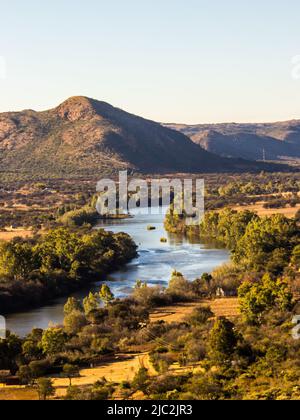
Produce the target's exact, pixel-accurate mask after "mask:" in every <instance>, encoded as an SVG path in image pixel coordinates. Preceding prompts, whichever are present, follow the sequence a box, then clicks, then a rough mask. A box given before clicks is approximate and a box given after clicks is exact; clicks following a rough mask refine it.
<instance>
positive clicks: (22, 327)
mask: <svg viewBox="0 0 300 420" xmlns="http://www.w3.org/2000/svg"><path fill="white" fill-rule="evenodd" d="M153 213H155V214H135V215H134V217H133V218H131V219H123V220H116V221H106V222H103V223H101V224H100V225H99V226H98V227H99V228H105V229H107V230H110V231H112V232H126V233H128V234H129V235H130V236H131V237H132V238H133V239H134V241H135V242H136V244H137V245H138V247H139V249H138V252H139V256H138V258H136V259H135V260H133V261H132V262H130V263H129V264H127V265H126V266H125V267H124V268H123V269H122V270H120V271H118V272H115V273H113V274H111V275H110V276H108V277H107V284H109V286H110V287H111V289H112V291H113V293H114V294H115V296H116V297H124V296H126V295H128V294H129V293H130V291H131V290H132V287H133V286H134V285H135V283H136V280H142V281H144V282H147V283H148V284H149V285H162V286H166V285H167V284H168V281H169V279H170V277H171V273H172V271H173V270H174V269H176V270H177V271H180V272H181V273H183V274H184V276H185V277H186V278H187V279H188V280H194V279H196V278H197V277H199V276H201V275H202V274H203V273H205V272H211V271H212V270H213V269H214V268H216V267H218V266H220V265H221V264H223V263H225V262H227V261H228V260H229V253H228V252H227V251H225V250H220V249H212V248H211V247H207V246H205V245H203V244H201V243H200V241H197V240H193V241H192V242H191V241H188V240H187V239H186V238H183V237H182V236H180V235H173V234H168V233H167V232H166V231H165V229H164V224H163V220H164V214H163V213H164V212H163V211H162V212H161V214H159V211H158V210H157V209H154V211H153ZM148 225H151V226H154V227H155V228H156V229H155V230H151V231H149V230H147V226H148ZM162 237H164V238H167V239H168V242H167V243H162V242H161V238H162ZM99 284H100V282H98V283H95V284H94V285H92V286H91V285H90V286H89V289H87V290H81V291H80V292H79V293H76V294H74V295H73V296H76V297H78V298H83V297H85V296H86V295H87V294H88V292H89V291H90V290H93V291H94V290H98V289H99ZM66 299H67V298H65V297H64V298H60V299H56V300H55V301H53V302H52V303H51V304H48V305H45V306H42V307H40V308H37V309H33V310H30V311H26V312H21V313H16V314H11V315H8V316H7V317H6V322H7V328H8V329H9V330H10V331H13V332H15V333H17V334H18V335H20V336H24V335H26V334H27V333H29V332H30V331H31V330H32V328H47V327H48V326H49V325H53V324H55V325H57V324H61V323H62V321H63V306H64V303H65V302H66Z"/></svg>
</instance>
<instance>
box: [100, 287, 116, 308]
mask: <svg viewBox="0 0 300 420" xmlns="http://www.w3.org/2000/svg"><path fill="white" fill-rule="evenodd" d="M99 296H100V299H101V300H102V302H104V303H105V305H108V304H109V303H110V302H112V301H113V300H114V298H115V297H114V295H113V293H112V291H111V290H110V288H109V287H108V286H107V284H103V285H102V287H101V290H100V292H99Z"/></svg>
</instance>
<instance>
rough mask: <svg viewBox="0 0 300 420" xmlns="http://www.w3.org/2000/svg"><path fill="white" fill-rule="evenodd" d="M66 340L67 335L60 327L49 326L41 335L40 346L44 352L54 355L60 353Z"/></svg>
mask: <svg viewBox="0 0 300 420" xmlns="http://www.w3.org/2000/svg"><path fill="white" fill-rule="evenodd" d="M66 341H67V336H66V334H65V332H64V331H63V329H61V328H49V329H48V330H45V331H44V333H43V336H42V341H41V346H42V350H43V352H44V354H48V355H55V354H57V353H61V352H62V351H63V350H64V348H65V344H66Z"/></svg>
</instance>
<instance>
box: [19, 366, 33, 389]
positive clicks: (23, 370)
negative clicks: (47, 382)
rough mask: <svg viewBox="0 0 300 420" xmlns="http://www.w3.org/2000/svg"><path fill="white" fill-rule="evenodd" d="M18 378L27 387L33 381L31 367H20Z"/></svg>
mask: <svg viewBox="0 0 300 420" xmlns="http://www.w3.org/2000/svg"><path fill="white" fill-rule="evenodd" d="M18 377H19V379H20V381H21V383H22V384H24V385H27V384H29V383H30V382H31V381H32V372H31V369H30V367H29V366H27V365H23V366H20V368H19V371H18Z"/></svg>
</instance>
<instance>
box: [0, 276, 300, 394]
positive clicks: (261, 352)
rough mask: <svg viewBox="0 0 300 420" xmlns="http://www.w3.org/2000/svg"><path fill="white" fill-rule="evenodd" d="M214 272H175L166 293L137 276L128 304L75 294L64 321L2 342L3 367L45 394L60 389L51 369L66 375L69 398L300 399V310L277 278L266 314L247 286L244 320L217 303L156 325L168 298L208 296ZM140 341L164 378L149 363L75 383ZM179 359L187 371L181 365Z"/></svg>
mask: <svg viewBox="0 0 300 420" xmlns="http://www.w3.org/2000/svg"><path fill="white" fill-rule="evenodd" d="M209 277H210V276H208V275H205V276H203V278H202V279H199V280H197V281H195V282H191V283H189V282H187V281H186V280H185V279H184V278H183V276H182V275H181V274H180V273H177V272H174V273H173V276H172V279H171V281H170V284H169V287H168V288H167V289H166V290H163V289H161V288H159V287H157V288H150V287H148V286H147V285H146V284H143V283H141V282H137V284H136V288H135V290H134V292H133V294H132V296H130V297H129V298H127V299H124V300H119V299H114V296H113V295H112V293H111V291H110V289H109V288H108V287H107V286H106V285H103V286H102V288H101V290H100V291H99V293H95V294H90V295H89V296H87V298H86V299H84V301H83V302H80V301H77V300H76V299H74V298H71V299H69V300H68V301H67V303H66V305H65V319H64V325H63V326H56V327H51V328H49V329H47V330H44V331H42V330H33V331H32V333H30V334H29V335H28V336H27V337H25V338H24V339H22V340H21V339H19V338H18V337H16V336H14V335H13V334H11V335H9V336H8V338H7V340H2V341H1V342H0V355H1V357H0V369H10V370H11V371H12V372H13V373H16V374H17V375H18V377H19V378H20V381H21V382H22V383H23V384H30V386H35V387H37V389H38V391H39V394H40V397H41V398H42V399H44V398H46V397H47V396H48V397H49V396H51V395H53V394H54V389H53V387H52V380H51V375H58V374H59V375H61V376H62V377H65V378H69V381H70V387H69V389H68V392H67V397H66V398H67V399H71V400H72V399H77V400H78V399H86V400H89V399H93V400H103V399H113V398H114V397H115V395H118V398H120V397H121V398H125V399H126V398H129V397H131V396H133V395H134V394H135V393H136V392H137V391H138V392H139V395H140V397H141V396H143V398H147V399H163V400H164V399H165V400H174V399H190V400H193V399H200V400H207V399H208V400H219V399H299V398H300V392H299V382H298V379H299V374H300V370H299V369H300V367H299V358H298V356H297V355H298V353H299V350H300V341H299V340H295V339H293V338H292V335H291V331H292V328H293V325H292V322H291V321H292V318H293V316H294V314H295V313H297V311H298V310H299V307H298V306H297V305H295V304H294V303H293V301H292V297H291V293H290V291H289V287H288V286H285V285H284V284H283V283H280V284H279V282H274V280H272V278H271V277H270V276H269V277H267V276H265V277H264V279H263V280H262V282H261V289H260V291H259V292H258V293H255V296H256V299H257V301H259V300H260V299H261V303H263V304H261V305H260V311H259V314H260V315H259V317H257V316H256V315H257V314H258V312H257V308H256V307H254V306H253V298H252V296H250V295H249V292H250V289H251V287H250V286H248V290H245V289H243V291H242V292H241V296H240V303H241V308H242V313H244V314H246V315H247V316H244V317H243V318H236V319H235V320H233V319H232V320H229V319H227V318H224V317H220V318H217V319H214V318H213V313H212V312H211V310H210V308H209V307H207V306H205V305H199V307H197V308H196V309H195V310H194V311H193V313H192V314H191V315H190V316H188V317H187V318H186V319H185V320H184V321H183V322H175V323H165V322H162V321H158V322H152V323H150V322H149V311H150V310H152V309H153V308H154V307H155V306H157V305H161V304H162V303H163V302H165V303H166V302H169V303H171V302H176V301H177V300H178V298H179V297H180V298H181V299H186V300H191V299H192V298H196V297H197V296H198V297H200V296H202V294H203V292H205V288H203V285H204V284H205V283H209V281H210V278H209ZM276 284H277V286H276ZM274 285H275V286H276V287H274ZM249 287H250V288H249ZM266 296H267V297H268V299H265V297H266ZM250 314H251V315H253V316H254V315H255V318H253V317H250V318H249V317H248V315H250ZM141 347H147V348H148V349H149V351H150V360H151V363H152V365H153V367H154V368H155V370H156V372H157V374H156V376H154V377H153V376H150V374H149V372H148V370H147V369H146V368H145V367H144V366H141V368H140V370H139V371H137V372H136V375H135V377H134V379H133V380H132V381H126V380H125V378H124V382H122V383H121V384H117V383H110V382H108V381H107V380H106V379H105V378H103V379H102V380H101V381H98V382H97V383H95V384H94V385H93V386H82V387H77V386H73V384H72V378H75V377H78V375H79V369H80V367H84V366H86V365H88V364H90V363H93V364H94V363H101V362H103V361H105V360H107V357H108V356H110V357H112V356H113V354H114V353H117V352H120V351H121V352H123V353H124V352H127V353H130V352H132V351H134V349H136V348H141ZM176 364H177V365H179V366H180V367H181V369H180V371H173V370H172V366H173V368H174V366H175V365H176ZM175 372H176V373H175ZM283 372H284V373H283ZM49 376H50V377H49ZM45 378H47V379H45Z"/></svg>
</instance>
